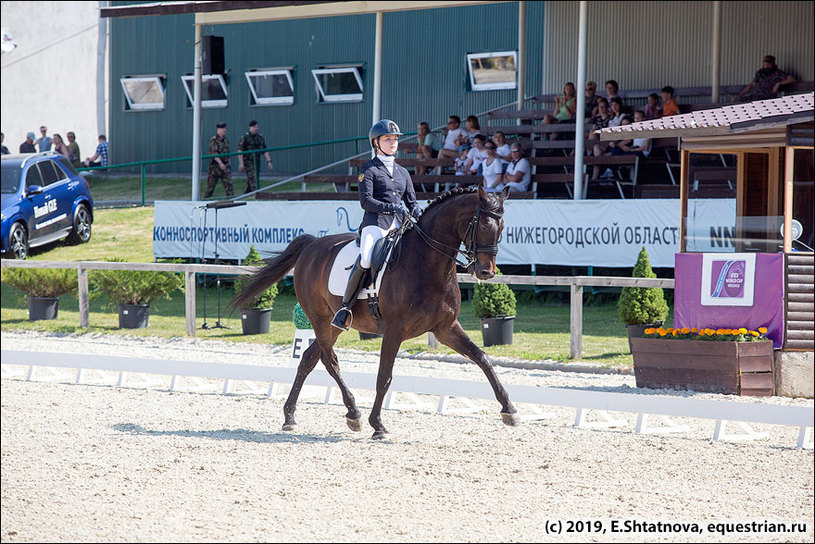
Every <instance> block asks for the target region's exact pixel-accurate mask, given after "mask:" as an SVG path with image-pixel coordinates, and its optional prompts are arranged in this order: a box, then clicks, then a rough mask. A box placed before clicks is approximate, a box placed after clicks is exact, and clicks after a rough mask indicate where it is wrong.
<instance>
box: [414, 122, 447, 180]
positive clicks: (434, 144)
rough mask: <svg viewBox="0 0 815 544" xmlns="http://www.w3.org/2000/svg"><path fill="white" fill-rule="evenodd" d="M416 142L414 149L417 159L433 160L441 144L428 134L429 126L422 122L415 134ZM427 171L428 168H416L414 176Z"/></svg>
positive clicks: (431, 134) (432, 135) (439, 139)
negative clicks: (416, 145)
mask: <svg viewBox="0 0 815 544" xmlns="http://www.w3.org/2000/svg"><path fill="white" fill-rule="evenodd" d="M416 141H417V143H418V144H419V145H418V147H417V148H416V158H417V159H426V160H430V159H435V158H436V156H437V155H438V154H439V149H440V148H441V144H442V141H441V138H439V137H437V136H436V135H435V134H433V133H432V132H430V125H429V124H428V122H427V121H422V122H421V123H419V128H418V130H417V133H416ZM428 170H430V167H428V166H417V167H416V174H418V175H422V174H426V173H427V171H428Z"/></svg>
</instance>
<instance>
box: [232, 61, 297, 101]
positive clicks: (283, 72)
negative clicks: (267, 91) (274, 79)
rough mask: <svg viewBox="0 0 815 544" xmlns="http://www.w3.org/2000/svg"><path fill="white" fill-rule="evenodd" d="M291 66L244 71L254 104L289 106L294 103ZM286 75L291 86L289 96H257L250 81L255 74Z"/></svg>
mask: <svg viewBox="0 0 815 544" xmlns="http://www.w3.org/2000/svg"><path fill="white" fill-rule="evenodd" d="M291 73H292V68H272V69H263V70H255V71H253V72H244V75H245V76H246V83H247V84H248V85H249V90H250V91H251V92H252V99H253V100H254V101H255V104H257V105H260V106H291V105H292V104H294V78H292V75H291ZM279 75H284V76H286V80H288V82H289V87H290V88H291V96H264V97H258V95H257V92H256V91H255V85H254V84H253V83H252V78H253V77H255V76H279Z"/></svg>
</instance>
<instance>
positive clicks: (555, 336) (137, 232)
mask: <svg viewBox="0 0 815 544" xmlns="http://www.w3.org/2000/svg"><path fill="white" fill-rule="evenodd" d="M152 226H153V208H152V207H143V208H126V209H115V210H114V209H97V210H95V215H94V225H93V236H92V238H91V241H90V242H89V243H87V244H83V245H80V246H68V245H65V244H63V243H57V244H51V245H49V246H45V247H43V248H39V249H37V250H34V251H33V252H32V253H33V255H32V257H31V258H32V259H34V260H50V261H73V260H87V261H101V260H105V259H108V258H112V257H120V258H124V259H125V260H127V261H130V262H152V261H153V260H154V259H153V252H152ZM90 274H93V271H91V272H90ZM531 295H532V294H531V293H524V294H523V296H519V301H518V311H517V316H516V319H515V332H514V338H513V344H512V345H509V346H491V347H488V348H486V349H485V351H486V352H487V353H488V354H490V355H494V356H506V357H517V358H520V359H528V360H540V359H554V360H558V361H569V360H570V359H569V346H570V336H569V305H568V304H567V303H566V304H564V303H562V302H541V300H540V295H539V296H538V297H537V298H536V297H534V296H531ZM221 296H222V299H221V308H222V310H223V309H225V307H226V305H227V304H228V302H229V301H230V300H231V297H232V290H231V287H226V288H224V289H223V290H222V292H221ZM549 298H550V299H551V298H553V297H549ZM598 300H602V298H601V299H598ZM611 300H612V302H605V303H601V304H592V303H591V302H592V297H590V296H586V304H585V305H584V308H583V357H582V360H583V361H587V362H593V363H597V364H601V365H605V366H610V367H617V366H626V367H630V366H631V365H632V359H631V355H630V353H629V352H628V341H627V339H626V331H625V326H624V325H623V324H622V323H621V322H620V320H619V318H618V317H617V306H616V304H615V303H614V302H613V300H614V299H613V298H612V299H611ZM196 303H197V314H196V315H197V320H196V326H197V327H199V329H198V330H197V331H196V335H197V336H198V337H200V338H213V339H221V340H229V341H234V342H247V343H271V344H289V343H291V340H292V338H293V336H294V325H293V323H292V309H293V308H294V305H295V303H296V300H295V298H294V295H293V294H292V292H291V289H287V290H284V291H283V292H282V293H281V294H280V295H278V297H277V299H275V304H274V308H273V311H272V326H271V329H270V332H269V333H268V334H264V335H253V336H243V334H242V333H241V324H240V316H239V315H228V316H227V315H223V316H222V319H221V322H222V323H224V324H225V325H227V326H228V327H230V328H229V329H207V330H201V329H200V327H201V324H202V323H203V318H204V311H203V303H204V294H203V289H202V287H201V286H200V285H199V286H198V291H197V297H196ZM0 306H1V307H2V315H0V326H2V329H3V330H7V331H8V330H38V331H49V332H61V333H77V334H81V333H85V332H91V333H99V332H104V333H108V334H120V335H136V336H157V337H163V338H173V337H183V336H186V322H185V309H184V294H183V293H182V292H180V291H179V292H177V293H175V294H174V295H173V297H172V299H171V300H159V301H157V302H155V303H154V304H153V305H152V306H151V310H150V325H149V327H148V328H146V329H119V328H118V313H117V311H116V309H115V308H113V307H111V306H110V305H108V304H107V303H106V301H105V300H104V299H103V298H100V299H95V300H92V301H91V306H90V311H91V315H90V328H89V329H81V328H80V327H79V312H78V302H77V299H76V297H75V296H70V295H66V296H63V297H62V298H61V299H60V308H59V318H58V319H56V320H54V321H35V322H29V321H28V305H27V302H26V298H25V296H24V295H23V294H22V293H20V292H18V291H16V290H14V289H12V288H11V287H9V286H7V285H6V284H3V285H2V304H1V305H0ZM671 315H672V312H671V313H669V320H670V316H671ZM215 316H216V292H215V290H214V288H212V287H210V288H209V289H208V290H207V312H206V318H207V322H208V324H209V325H213V324H214V323H215V319H216V317H215ZM459 319H460V321H461V324H462V326H463V327H464V329H465V331H466V332H467V334H468V335H469V336H470V337H471V338H472V339H473V340H474V341H475V342H476V344H478V345H481V344H482V339H481V332H480V330H481V327H480V322H479V321H478V319H477V318H476V317H475V315H474V312H473V307H472V302H470V301H464V302H462V308H461V315H460V316H459ZM667 326H670V322H669V323H667ZM337 345H338V347H343V348H354V349H363V350H370V351H378V349H379V345H380V340H378V339H375V340H360V339H359V335H358V334H357V333H356V332H353V331H351V332H348V333H345V334H342V335H341V336H340V338H339V340H338V343H337ZM402 349H405V350H409V351H411V352H420V351H430V348H429V347H428V345H427V337H426V335H423V336H421V337H419V338H415V339H411V340H407V341H405V342H404V343H403V344H402ZM438 351H439V352H440V353H452V351H451V350H450V349H448V348H446V347H444V346H442V347H441V348H440V349H439V350H438Z"/></svg>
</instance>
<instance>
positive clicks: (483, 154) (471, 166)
mask: <svg viewBox="0 0 815 544" xmlns="http://www.w3.org/2000/svg"><path fill="white" fill-rule="evenodd" d="M486 141H487V138H486V137H484V135H483V134H476V135H475V137H474V138H473V148H472V149H470V151H469V153H467V163H466V164H465V165H464V171H465V172H467V173H468V174H472V175H474V176H475V175H477V174H480V173H481V172H480V169H481V163H483V162H484V160H486V158H487V150H486V149H484V143H485V142H486Z"/></svg>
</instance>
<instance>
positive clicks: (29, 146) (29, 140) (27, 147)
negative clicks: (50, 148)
mask: <svg viewBox="0 0 815 544" xmlns="http://www.w3.org/2000/svg"><path fill="white" fill-rule="evenodd" d="M36 152H37V148H36V147H34V133H33V132H28V133H26V135H25V141H24V142H23V143H21V144H20V153H36Z"/></svg>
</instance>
